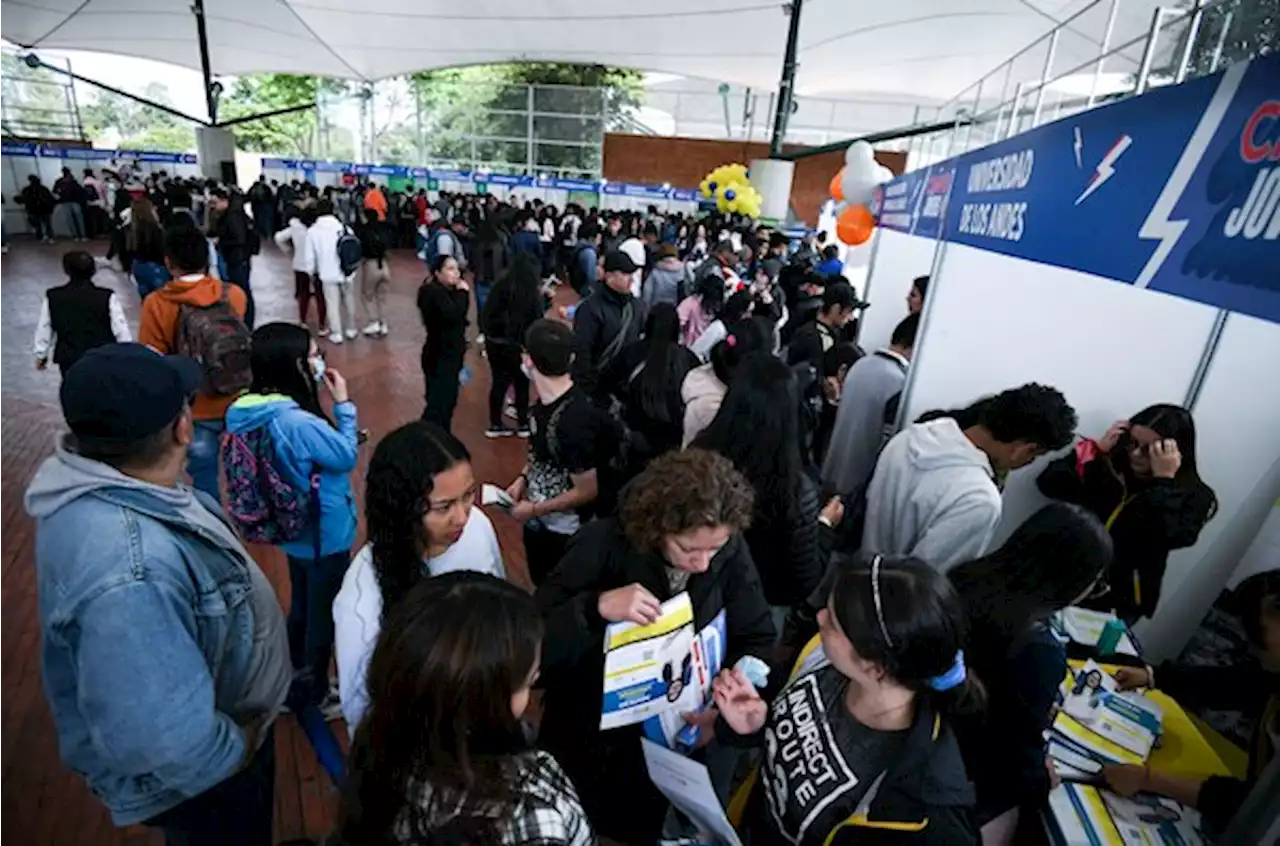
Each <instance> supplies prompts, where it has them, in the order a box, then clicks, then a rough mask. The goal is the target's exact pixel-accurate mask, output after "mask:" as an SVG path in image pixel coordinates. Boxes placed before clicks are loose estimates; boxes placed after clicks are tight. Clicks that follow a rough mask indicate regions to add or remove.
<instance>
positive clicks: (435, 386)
mask: <svg viewBox="0 0 1280 846" xmlns="http://www.w3.org/2000/svg"><path fill="white" fill-rule="evenodd" d="M461 370H462V362H461V361H436V362H430V361H426V360H424V361H423V362H422V375H423V376H424V377H425V378H426V381H427V407H426V409H425V410H424V411H423V412H422V419H423V420H426V421H428V422H430V423H434V424H436V425H437V426H439V427H440V428H441V429H445V430H448V429H449V427H450V426H451V425H452V424H453V410H454V409H455V408H457V406H458V373H459V372H460V371H461Z"/></svg>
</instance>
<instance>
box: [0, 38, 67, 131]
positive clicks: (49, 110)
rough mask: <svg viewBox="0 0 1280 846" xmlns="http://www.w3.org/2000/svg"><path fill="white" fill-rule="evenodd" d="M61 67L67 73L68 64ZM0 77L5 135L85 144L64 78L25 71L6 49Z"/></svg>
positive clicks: (46, 72) (0, 109)
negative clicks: (55, 139)
mask: <svg viewBox="0 0 1280 846" xmlns="http://www.w3.org/2000/svg"><path fill="white" fill-rule="evenodd" d="M65 64H66V67H67V69H68V70H70V69H71V63H70V61H67V62H66V63H65ZM0 76H2V77H3V92H2V95H0V128H2V129H3V132H4V134H5V135H13V136H19V137H30V138H70V139H74V140H76V141H84V140H85V138H84V131H83V127H82V126H81V125H80V111H79V109H78V108H77V104H76V92H75V87H74V86H73V85H72V84H71V81H70V79H69V78H68V77H66V76H63V75H62V74H56V73H53V72H51V71H49V70H46V69H44V68H29V67H27V65H26V63H24V62H23V61H22V59H21V58H20V57H19V56H18V54H17V53H16V52H14V51H12V50H8V49H6V50H5V51H4V52H3V54H0Z"/></svg>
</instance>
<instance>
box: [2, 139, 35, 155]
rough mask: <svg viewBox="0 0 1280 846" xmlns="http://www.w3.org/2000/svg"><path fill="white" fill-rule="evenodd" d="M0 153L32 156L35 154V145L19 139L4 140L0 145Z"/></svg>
mask: <svg viewBox="0 0 1280 846" xmlns="http://www.w3.org/2000/svg"><path fill="white" fill-rule="evenodd" d="M0 153H2V154H3V155H6V156H27V157H34V156H35V155H36V145H35V144H31V143H25V142H21V141H5V142H4V143H3V144H2V145H0Z"/></svg>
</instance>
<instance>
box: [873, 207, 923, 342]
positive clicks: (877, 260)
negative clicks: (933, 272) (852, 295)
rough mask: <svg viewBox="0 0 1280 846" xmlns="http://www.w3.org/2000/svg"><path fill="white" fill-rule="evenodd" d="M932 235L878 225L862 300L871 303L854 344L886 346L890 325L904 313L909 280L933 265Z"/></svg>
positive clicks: (894, 323)
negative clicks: (908, 232) (922, 235)
mask: <svg viewBox="0 0 1280 846" xmlns="http://www.w3.org/2000/svg"><path fill="white" fill-rule="evenodd" d="M937 245H938V242H937V241H936V240H934V239H933V238H924V237H921V236H919V235H907V234H905V233H902V232H897V231H894V230H892V229H885V228H884V227H878V228H877V229H876V234H875V237H874V240H873V241H872V242H871V246H870V248H869V249H870V250H871V262H870V269H869V272H867V277H866V283H865V289H864V290H863V291H862V292H861V293H862V296H863V297H864V299H866V300H867V301H868V302H870V303H871V306H870V308H868V309H867V310H866V311H864V312H863V313H862V322H861V323H860V324H859V327H858V344H859V346H861V347H862V348H863V349H864V350H866V351H867V352H872V351H874V350H877V349H880V348H881V347H886V346H888V345H889V338H890V337H891V336H892V335H893V330H894V327H896V326H897V325H898V324H899V323H901V322H902V319H903V318H904V317H906V316H907V294H909V293H910V292H911V280H912V279H915V278H916V277H917V276H925V275H927V274H928V273H929V270H930V268H931V267H932V266H933V256H934V250H935V248H936V247H937Z"/></svg>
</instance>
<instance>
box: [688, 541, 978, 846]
mask: <svg viewBox="0 0 1280 846" xmlns="http://www.w3.org/2000/svg"><path fill="white" fill-rule="evenodd" d="M836 566H837V567H838V568H839V570H838V572H837V574H836V577H835V584H834V587H833V588H832V591H831V594H830V597H829V598H828V600H827V604H826V607H824V608H823V609H822V611H820V612H819V614H818V624H819V637H820V638H821V648H820V649H813V650H812V651H811V652H809V654H807V655H805V656H804V657H802V659H801V663H800V665H799V667H798V668H797V670H796V672H795V673H794V674H793V676H792V678H791V680H790V682H788V683H787V685H786V686H785V687H784V688H783V689H782V691H781V692H780V693H779V694H778V696H777V697H776V698H775V699H774V700H773V702H772V703H767V702H765V701H764V700H763V699H761V698H760V695H759V693H757V692H756V689H755V688H754V687H753V686H752V685H751V684H750V682H749V681H748V680H747V679H746V677H745V676H744V675H743V674H742V673H740V672H738V671H736V670H730V671H726V672H723V673H721V674H720V676H719V678H717V679H716V682H715V684H714V686H713V692H714V696H715V703H716V705H717V706H718V707H719V709H720V716H721V718H722V719H721V721H720V723H718V724H717V736H718V737H720V738H721V740H722V741H725V742H734V741H736V742H739V743H744V742H745V743H755V744H759V745H760V746H763V747H764V760H763V763H762V764H761V767H760V783H759V784H758V785H757V786H756V788H755V790H754V791H753V795H752V797H751V799H750V802H749V803H748V806H747V811H746V815H745V825H746V826H747V828H748V830H749V832H750V835H751V844H752V846H758V844H760V843H765V844H774V843H779V844H781V843H789V844H801V846H828V844H834V846H845V844H850V846H852V845H853V844H857V846H861V845H862V844H929V846H933V844H937V846H943V844H945V846H957V844H959V846H963V844H975V843H977V842H978V831H977V827H976V826H975V825H974V821H973V807H974V801H975V797H974V791H973V786H972V785H971V784H970V783H969V779H968V777H967V776H966V774H965V768H964V763H963V762H962V761H961V758H960V747H959V744H958V743H957V741H956V737H955V735H954V733H953V732H952V730H951V716H950V715H951V713H952V712H953V711H956V710H959V709H964V708H967V707H969V706H970V705H977V704H978V703H979V700H980V699H981V697H982V694H981V690H980V688H979V687H978V685H977V684H976V682H975V681H974V680H973V679H972V677H970V676H969V675H968V672H967V670H966V669H965V659H964V653H963V652H962V651H961V647H962V646H963V645H964V641H965V615H964V608H963V606H962V605H961V603H960V600H959V598H958V597H957V596H956V594H955V591H954V590H953V589H952V588H951V585H950V583H949V582H948V581H947V578H946V576H944V575H942V574H940V573H939V572H938V571H937V570H935V569H933V568H932V567H931V566H929V565H928V564H925V563H924V562H923V561H920V560H918V559H914V558H906V557H886V556H881V555H874V556H868V555H860V556H859V557H857V558H855V559H853V560H852V561H844V560H842V561H838V562H837V564H836ZM811 648H812V646H811Z"/></svg>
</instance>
